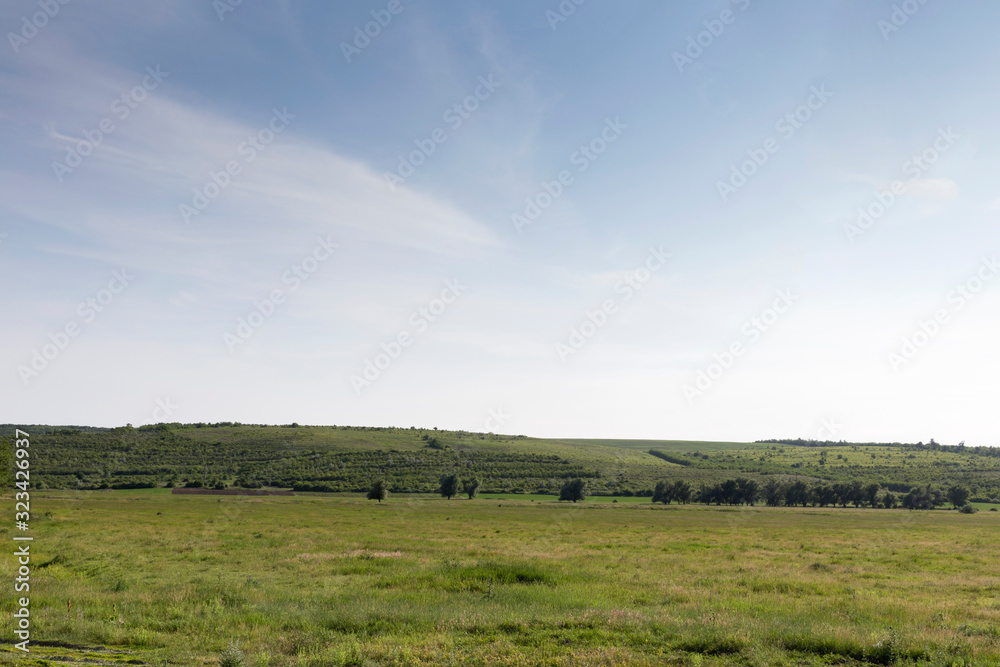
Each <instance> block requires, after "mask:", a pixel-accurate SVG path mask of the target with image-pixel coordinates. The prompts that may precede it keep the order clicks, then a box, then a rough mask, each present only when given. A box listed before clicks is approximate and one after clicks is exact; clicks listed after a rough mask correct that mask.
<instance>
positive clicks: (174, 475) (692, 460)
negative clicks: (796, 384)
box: [0, 423, 1000, 500]
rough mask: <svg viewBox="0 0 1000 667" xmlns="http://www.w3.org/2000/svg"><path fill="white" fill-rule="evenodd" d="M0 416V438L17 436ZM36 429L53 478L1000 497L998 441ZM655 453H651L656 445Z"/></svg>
mask: <svg viewBox="0 0 1000 667" xmlns="http://www.w3.org/2000/svg"><path fill="white" fill-rule="evenodd" d="M13 428H14V427H13V426H6V425H5V426H0V437H6V438H9V437H11V436H12V435H13ZM21 428H24V429H25V430H27V431H28V432H29V433H30V434H31V436H32V452H33V454H34V456H35V460H34V461H33V464H32V475H33V477H34V480H33V481H36V482H42V484H44V485H45V486H48V487H49V488H64V489H77V488H109V487H111V488H128V487H137V486H142V485H163V484H166V483H168V482H173V483H174V484H183V483H185V482H187V481H199V482H202V483H205V484H208V483H210V482H213V481H219V480H221V481H224V482H226V483H229V484H233V483H239V484H240V485H263V486H275V487H283V488H293V487H296V488H298V489H299V490H314V491H330V492H345V491H361V490H363V489H365V488H367V487H368V485H369V484H370V483H371V482H372V480H374V479H378V478H383V479H385V480H386V481H387V482H389V484H390V488H391V490H392V491H394V492H397V493H398V492H403V493H432V492H434V491H435V490H436V488H437V485H438V479H439V478H440V476H441V475H444V474H452V473H455V474H458V475H460V476H463V477H471V476H473V475H475V476H477V477H478V478H479V479H481V480H482V481H483V487H482V490H483V492H494V493H528V494H530V493H535V494H539V493H540V494H551V493H558V489H559V488H560V487H561V485H562V484H563V483H564V481H565V480H566V479H569V478H573V477H582V478H584V479H586V480H587V482H588V490H589V493H590V494H592V495H619V496H634V495H649V494H651V493H652V489H653V487H654V486H655V484H656V483H657V482H658V481H660V480H667V481H672V480H677V479H685V480H688V481H689V482H691V483H692V484H693V485H695V486H698V485H700V484H702V483H705V484H711V483H715V482H718V481H721V480H724V479H729V478H732V477H737V476H738V477H747V478H750V479H757V480H758V481H764V480H766V479H769V478H774V477H778V478H783V479H790V478H799V479H804V480H807V481H811V482H815V481H828V482H832V483H836V482H853V481H860V482H863V483H866V484H867V483H872V482H874V483H878V484H881V485H882V486H883V487H886V488H891V489H893V490H895V491H904V492H905V491H907V490H908V489H909V488H910V487H913V486H918V485H925V484H928V483H930V484H935V485H942V486H943V485H950V484H962V485H964V486H967V487H969V489H970V490H971V491H972V495H973V497H974V498H978V499H983V500H985V499H990V498H996V497H998V496H1000V448H985V447H980V448H966V447H962V446H957V447H948V446H942V445H938V444H936V443H933V442H932V443H930V444H922V443H918V444H901V443H891V444H888V443H887V444H879V443H867V444H850V443H816V442H804V441H784V442H757V443H735V442H697V441H677V440H589V439H566V440H559V439H539V438H528V437H525V436H510V435H495V434H485V433H471V432H466V431H439V430H436V429H417V428H409V429H404V428H379V427H349V426H299V425H297V424H291V425H286V426H262V425H243V424H232V423H221V424H157V425H152V426H143V427H139V428H132V427H131V426H125V427H118V428H105V429H100V428H92V427H54V426H29V427H23V426H22V427H21ZM650 452H652V453H650Z"/></svg>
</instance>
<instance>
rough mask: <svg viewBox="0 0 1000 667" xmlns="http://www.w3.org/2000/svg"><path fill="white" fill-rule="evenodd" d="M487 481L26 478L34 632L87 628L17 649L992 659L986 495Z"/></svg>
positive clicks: (206, 655)
mask: <svg viewBox="0 0 1000 667" xmlns="http://www.w3.org/2000/svg"><path fill="white" fill-rule="evenodd" d="M503 497H504V500H498V499H496V498H480V499H477V500H474V501H469V500H464V499H462V500H460V499H452V500H451V501H447V500H444V499H440V498H432V497H427V496H412V497H401V496H393V497H391V498H390V499H389V501H388V502H384V503H381V504H379V503H375V502H368V501H364V500H362V499H361V498H359V497H357V496H349V495H340V496H332V495H311V496H294V497H266V498H252V497H221V498H220V497H210V496H194V497H181V496H172V495H169V494H166V493H163V492H155V491H154V492H150V491H146V490H144V491H115V492H67V491H63V492H43V493H37V492H36V494H35V496H33V499H32V509H33V510H34V513H33V518H32V521H33V534H34V536H35V541H34V542H33V545H32V550H33V555H32V564H33V568H34V569H33V572H32V591H31V598H32V603H31V604H32V623H33V632H34V634H33V636H34V638H35V639H36V640H46V641H50V642H62V643H66V644H73V645H77V646H81V647H88V648H86V649H83V648H75V649H71V648H65V647H63V648H60V647H36V648H35V651H36V653H35V654H34V655H35V656H36V657H42V658H44V657H45V656H49V657H51V658H52V659H56V658H58V657H60V656H61V657H73V658H80V657H87V656H89V657H91V658H94V659H98V658H100V659H101V660H103V661H104V662H109V663H113V662H116V661H118V662H121V661H124V660H142V661H145V662H149V663H152V664H166V663H168V662H169V663H171V664H184V665H199V664H200V665H218V664H219V661H220V656H221V655H222V654H223V652H224V651H226V650H227V648H228V647H230V646H231V645H233V643H234V642H238V647H239V649H240V650H241V651H242V652H243V653H244V654H245V655H246V657H247V663H248V664H250V665H260V666H263V665H274V666H278V665H317V666H318V665H407V666H410V665H413V666H415V665H451V664H456V665H461V664H467V665H654V664H656V665H660V664H673V665H734V666H735V665H789V666H790V665H828V664H841V665H862V664H890V663H896V664H905V663H907V661H910V662H918V663H920V664H927V665H947V664H976V665H980V664H981V665H991V664H998V663H1000V632H998V630H997V628H998V627H1000V576H998V574H997V569H996V554H997V553H1000V513H991V512H985V511H984V512H979V513H978V514H975V515H961V514H959V513H957V512H945V511H932V512H906V511H898V510H897V511H891V510H870V509H867V510H866V509H862V510H854V509H829V508H827V509H812V508H807V509H801V508H799V509H792V508H760V507H757V508H729V507H721V508H717V507H702V506H683V507H682V506H677V505H673V506H667V507H664V506H654V505H653V504H652V503H649V502H648V501H646V502H627V501H628V500H632V499H625V498H622V499H619V500H620V502H619V503H617V504H615V503H610V502H607V501H604V500H602V501H595V500H592V499H588V501H587V502H584V503H577V504H575V505H574V504H570V503H558V502H556V501H555V500H553V499H552V498H551V497H537V496H536V497H531V496H518V497H515V496H512V495H506V496H503ZM5 531H7V532H6V535H5V537H6V538H7V539H8V541H9V539H10V536H11V535H10V530H9V529H8V528H5ZM8 543H9V542H8ZM11 552H12V550H5V552H4V555H3V556H2V558H0V562H2V563H3V571H4V572H5V573H6V574H7V575H8V577H10V576H12V573H13V572H14V569H15V561H14V558H13V556H12V555H11ZM67 599H68V600H69V602H70V604H71V609H70V610H67ZM0 606H2V612H3V613H4V614H5V615H7V614H9V613H10V612H12V611H13V596H12V595H7V596H4V597H3V598H2V605H0ZM8 618H9V615H8ZM99 647H105V650H102V649H100V648H99ZM4 650H5V652H3V653H0V660H3V661H6V662H12V661H14V660H15V659H14V658H11V657H10V656H11V655H12V653H11V652H10V645H5V647H4ZM114 651H119V652H120V653H114ZM233 655H234V654H233V653H232V652H230V657H231V658H232V656H233Z"/></svg>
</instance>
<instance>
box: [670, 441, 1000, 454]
mask: <svg viewBox="0 0 1000 667" xmlns="http://www.w3.org/2000/svg"><path fill="white" fill-rule="evenodd" d="M754 444H758V445H792V446H794V447H898V448H900V449H912V450H915V451H930V452H951V453H953V454H976V455H978V456H1000V447H985V446H979V447H966V446H965V442H960V443H959V444H957V445H942V444H941V443H938V442H935V441H934V439H933V438H931V439H930V441H928V442H926V443H924V442H915V443H907V442H847V441H846V440H836V441H835V440H803V439H802V438H794V439H788V438H778V439H773V440H754ZM650 453H652V452H650Z"/></svg>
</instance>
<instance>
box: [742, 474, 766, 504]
mask: <svg viewBox="0 0 1000 667" xmlns="http://www.w3.org/2000/svg"><path fill="white" fill-rule="evenodd" d="M736 488H737V499H738V500H739V502H740V503H742V504H745V505H751V506H752V505H754V504H756V503H757V499H758V498H759V497H760V487H759V486H758V484H757V482H756V481H755V480H752V479H744V478H740V479H738V480H736Z"/></svg>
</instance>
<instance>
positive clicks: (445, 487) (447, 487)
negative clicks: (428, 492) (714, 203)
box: [438, 475, 458, 500]
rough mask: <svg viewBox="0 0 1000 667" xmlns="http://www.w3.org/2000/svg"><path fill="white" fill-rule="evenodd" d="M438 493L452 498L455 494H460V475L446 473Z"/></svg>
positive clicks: (449, 498)
mask: <svg viewBox="0 0 1000 667" xmlns="http://www.w3.org/2000/svg"><path fill="white" fill-rule="evenodd" d="M438 493H440V494H441V495H442V496H444V497H445V498H447V499H448V500H451V499H452V497H453V496H457V495H458V475H445V476H443V477H442V478H441V487H440V488H439V489H438Z"/></svg>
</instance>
